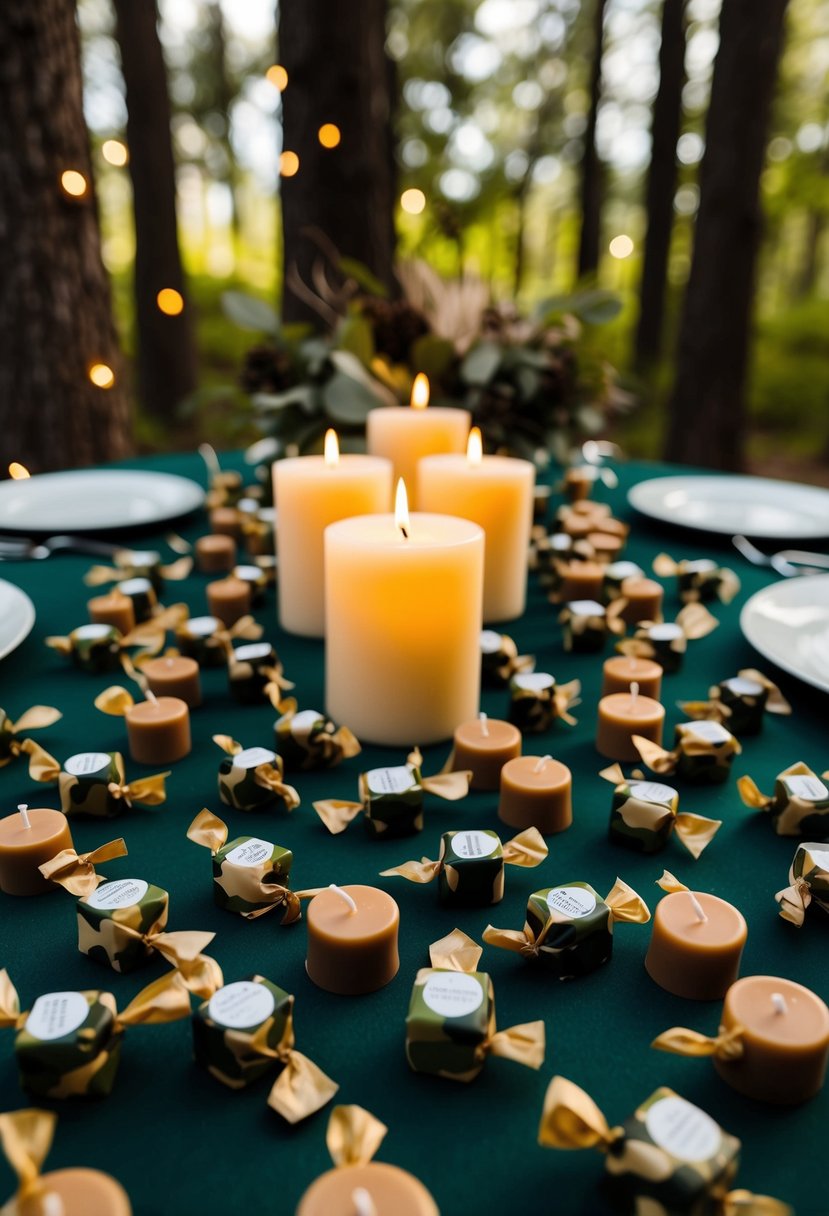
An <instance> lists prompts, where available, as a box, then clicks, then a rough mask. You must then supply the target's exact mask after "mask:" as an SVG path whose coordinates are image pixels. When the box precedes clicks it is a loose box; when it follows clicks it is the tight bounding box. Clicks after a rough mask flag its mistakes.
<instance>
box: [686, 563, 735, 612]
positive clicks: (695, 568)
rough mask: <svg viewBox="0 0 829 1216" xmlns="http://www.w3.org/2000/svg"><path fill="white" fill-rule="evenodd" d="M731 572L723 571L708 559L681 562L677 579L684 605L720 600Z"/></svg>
mask: <svg viewBox="0 0 829 1216" xmlns="http://www.w3.org/2000/svg"><path fill="white" fill-rule="evenodd" d="M728 574H730V571H726V570H723V569H721V568H720V567H719V566H718V565H717V563H716V562H714V561H712V560H711V559H710V558H708V557H703V558H700V559H699V561H692V562H688V561H685V562H680V563H679V568H678V569H677V573H676V579H677V587H678V590H679V598H680V599H681V600H682V602H683V604H689V603H695V602H700V601H703V602H704V601H710V600H716V599H719V597H720V593H721V591H722V588H723V585H724V583H725V581H726V578H727V575H728Z"/></svg>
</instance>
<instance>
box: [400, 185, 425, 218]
mask: <svg viewBox="0 0 829 1216" xmlns="http://www.w3.org/2000/svg"><path fill="white" fill-rule="evenodd" d="M400 206H401V207H402V208H403V210H404V211H405V212H406V214H407V215H420V213H421V211H423V210H424V209H425V207H426V195H425V194H424V193H423V191H422V190H414V189H412V190H404V191H403V193H402V194H401V195H400Z"/></svg>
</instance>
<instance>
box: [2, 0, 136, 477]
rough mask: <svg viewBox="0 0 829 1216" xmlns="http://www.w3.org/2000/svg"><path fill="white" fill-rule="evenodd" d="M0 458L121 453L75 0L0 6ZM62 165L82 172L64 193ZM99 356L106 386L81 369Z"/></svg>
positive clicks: (92, 459)
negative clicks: (73, 188)
mask: <svg viewBox="0 0 829 1216" xmlns="http://www.w3.org/2000/svg"><path fill="white" fill-rule="evenodd" d="M0 114H2V115H3V120H2V122H0V466H2V468H3V469H5V466H6V465H7V464H8V462H9V460H19V461H22V462H23V463H24V464H26V465H27V466H29V467H30V468H31V469H32V470H33V471H42V470H45V469H57V468H69V467H72V466H76V465H82V464H94V463H96V462H97V461H102V460H110V459H116V458H118V457H121V456H124V455H126V454H127V453H128V451H129V450H130V445H131V437H130V415H129V403H128V398H127V395H126V392H125V386H124V383H123V376H122V365H121V356H120V353H119V349H118V337H117V334H116V331H115V325H114V322H113V319H112V309H111V303H110V290H109V280H108V278H107V274H106V271H105V269H104V265H103V262H102V260H101V239H100V231H99V228H98V214H97V207H96V202H95V193H94V185H93V181H92V165H91V161H90V154H89V135H88V132H87V129H86V123H85V122H84V117H83V100H82V83H81V63H80V42H79V38H78V29H77V26H76V24H75V5H74V3H73V0H38V3H37V4H32V3H31V0H4V3H3V4H2V5H0ZM66 170H76V171H77V172H78V173H81V174H83V177H84V179H85V181H86V189H85V192H84V193H83V195H82V196H81V197H80V198H72V197H71V196H69V195H68V194H67V193H66V192H65V190H63V189H62V187H61V175H62V174H63V173H64V172H65V171H66ZM96 363H100V364H105V365H106V366H107V367H108V368H110V369H111V370H112V372H113V373H114V383H113V384H112V387H110V388H108V389H105V388H98V387H96V386H95V385H94V384H93V383H92V381H91V380H90V378H89V371H90V368H91V367H92V366H93V365H94V364H96Z"/></svg>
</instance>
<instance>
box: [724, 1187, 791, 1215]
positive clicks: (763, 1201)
mask: <svg viewBox="0 0 829 1216" xmlns="http://www.w3.org/2000/svg"><path fill="white" fill-rule="evenodd" d="M718 1208H719V1211H718V1216H795V1211H794V1208H792V1207H790V1206H789V1204H788V1203H783V1202H782V1201H781V1200H780V1199H773V1198H772V1196H771V1195H755V1194H753V1192H751V1191H746V1190H743V1189H739V1190H736V1191H729V1192H728V1193H727V1194H726V1195H723V1196H722V1198H721V1199H719V1201H718Z"/></svg>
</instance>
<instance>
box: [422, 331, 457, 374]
mask: <svg viewBox="0 0 829 1216" xmlns="http://www.w3.org/2000/svg"><path fill="white" fill-rule="evenodd" d="M454 358H455V347H454V345H453V344H452V343H451V342H450V341H449V340H448V339H447V338H438V337H436V336H435V335H434V334H423V335H422V336H421V337H419V338H417V339H415V341H414V342H413V343H412V349H411V365H412V367H413V368H415V369H416V370H417V371H419V372H425V373H426V375H427V376H428V377H429V379H430V380H440V378H441V376H443V375H444V374H445V372H446V371H447V369H448V368H449V367H451V365H452V362H453V360H454Z"/></svg>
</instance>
